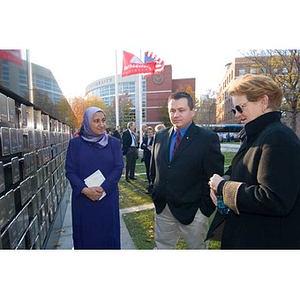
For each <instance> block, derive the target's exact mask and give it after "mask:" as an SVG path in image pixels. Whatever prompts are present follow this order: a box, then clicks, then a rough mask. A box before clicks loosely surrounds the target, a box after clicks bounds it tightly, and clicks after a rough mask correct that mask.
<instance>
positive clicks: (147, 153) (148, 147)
mask: <svg viewBox="0 0 300 300" xmlns="http://www.w3.org/2000/svg"><path fill="white" fill-rule="evenodd" d="M146 133H147V134H146V137H144V138H143V142H142V144H141V149H143V150H144V157H143V158H144V163H145V167H146V174H147V179H148V187H147V188H149V187H150V185H151V179H150V160H151V152H152V143H153V134H154V132H153V128H152V127H151V126H149V127H147V129H146Z"/></svg>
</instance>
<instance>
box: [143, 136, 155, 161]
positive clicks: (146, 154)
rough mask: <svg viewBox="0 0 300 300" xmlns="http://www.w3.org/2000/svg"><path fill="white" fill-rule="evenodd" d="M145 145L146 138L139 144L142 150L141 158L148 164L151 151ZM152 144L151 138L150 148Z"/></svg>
mask: <svg viewBox="0 0 300 300" xmlns="http://www.w3.org/2000/svg"><path fill="white" fill-rule="evenodd" d="M147 143H148V138H147V137H144V138H143V142H142V144H141V149H143V150H144V156H143V158H144V160H145V161H146V160H147V162H149V164H150V158H151V151H150V150H149V149H148V145H147ZM152 144H153V137H152V138H151V140H150V143H149V146H152Z"/></svg>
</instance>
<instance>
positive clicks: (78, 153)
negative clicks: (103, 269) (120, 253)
mask: <svg viewBox="0 0 300 300" xmlns="http://www.w3.org/2000/svg"><path fill="white" fill-rule="evenodd" d="M123 167H124V163H123V155H122V151H121V144H120V141H119V140H118V139H116V138H114V137H109V139H108V144H107V146H105V147H104V148H101V149H100V148H98V147H96V146H95V145H94V144H93V143H90V142H86V141H84V140H83V139H82V138H81V137H78V138H74V139H72V140H70V143H69V147H68V151H67V156H66V177H67V178H68V180H69V181H70V184H71V186H72V223H73V242H74V248H75V249H120V217H119V190H118V182H119V180H120V178H121V175H122V171H123ZM98 169H99V170H100V171H101V172H102V173H103V175H104V176H105V178H106V180H105V181H104V182H103V184H102V187H103V189H104V190H105V192H106V196H105V197H104V198H103V199H102V200H101V201H91V200H90V199H89V198H87V197H86V196H85V195H84V194H81V191H82V189H83V188H84V187H86V185H85V183H84V179H85V178H86V177H88V176H89V175H91V174H92V173H94V172H95V171H97V170H98Z"/></svg>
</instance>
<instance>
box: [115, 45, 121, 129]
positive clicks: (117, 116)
mask: <svg viewBox="0 0 300 300" xmlns="http://www.w3.org/2000/svg"><path fill="white" fill-rule="evenodd" d="M117 52H118V51H117V49H116V50H115V60H116V61H115V63H116V74H115V104H116V127H117V126H119V125H120V123H119V93H118V53H117Z"/></svg>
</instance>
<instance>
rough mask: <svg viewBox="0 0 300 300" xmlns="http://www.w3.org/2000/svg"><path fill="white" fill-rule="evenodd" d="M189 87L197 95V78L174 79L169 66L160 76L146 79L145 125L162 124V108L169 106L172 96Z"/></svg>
mask: <svg viewBox="0 0 300 300" xmlns="http://www.w3.org/2000/svg"><path fill="white" fill-rule="evenodd" d="M187 86H189V87H190V88H191V90H192V91H193V93H195V86H196V80H195V78H182V79H173V78H172V66H171V65H167V66H165V68H164V71H163V72H162V73H160V74H156V75H152V76H150V77H148V78H146V106H145V112H146V113H145V116H146V120H145V123H146V124H147V125H150V126H153V127H154V126H155V125H157V124H159V123H161V117H162V107H165V106H166V105H167V100H168V98H169V96H170V94H172V93H175V92H176V91H178V90H180V89H182V88H184V87H187Z"/></svg>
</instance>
